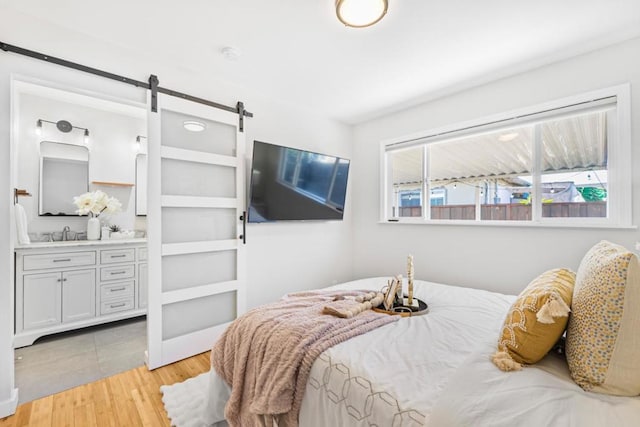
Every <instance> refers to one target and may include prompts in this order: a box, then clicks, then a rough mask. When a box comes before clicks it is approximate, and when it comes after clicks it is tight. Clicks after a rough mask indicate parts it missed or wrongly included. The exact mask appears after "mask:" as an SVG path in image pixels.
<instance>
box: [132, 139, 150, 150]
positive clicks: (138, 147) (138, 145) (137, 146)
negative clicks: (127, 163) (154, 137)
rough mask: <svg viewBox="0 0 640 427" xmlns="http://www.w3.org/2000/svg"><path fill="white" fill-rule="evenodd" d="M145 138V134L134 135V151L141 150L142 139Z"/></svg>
mask: <svg viewBox="0 0 640 427" xmlns="http://www.w3.org/2000/svg"><path fill="white" fill-rule="evenodd" d="M143 138H144V139H147V137H146V136H142V135H138V136H136V143H135V144H134V145H133V148H134V150H135V152H136V153H139V152H140V151H141V150H142V139H143Z"/></svg>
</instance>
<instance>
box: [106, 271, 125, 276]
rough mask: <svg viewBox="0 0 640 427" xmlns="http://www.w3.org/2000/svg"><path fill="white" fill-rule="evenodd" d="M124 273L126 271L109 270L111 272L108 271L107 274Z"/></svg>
mask: <svg viewBox="0 0 640 427" xmlns="http://www.w3.org/2000/svg"><path fill="white" fill-rule="evenodd" d="M125 273H126V271H112V272H111V273H109V274H112V275H113V274H125Z"/></svg>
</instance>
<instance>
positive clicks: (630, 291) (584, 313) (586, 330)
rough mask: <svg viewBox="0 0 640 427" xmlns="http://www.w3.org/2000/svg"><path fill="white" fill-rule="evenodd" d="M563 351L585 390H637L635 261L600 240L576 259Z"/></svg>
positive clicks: (639, 266)
mask: <svg viewBox="0 0 640 427" xmlns="http://www.w3.org/2000/svg"><path fill="white" fill-rule="evenodd" d="M571 308H572V311H573V313H572V315H571V319H570V320H569V327H568V329H567V344H566V355H567V362H568V363H569V370H570V371H571V377H572V378H573V380H574V381H575V382H576V383H578V385H579V386H580V387H582V388H583V389H585V390H587V391H593V392H597V393H604V394H614V395H619V396H637V395H639V394H640V262H639V261H638V257H637V256H636V255H635V254H634V253H632V252H629V251H628V250H627V249H625V248H624V247H622V246H619V245H615V244H613V243H610V242H607V241H602V242H600V243H598V244H597V245H595V246H594V247H593V248H591V250H589V252H587V254H586V255H585V257H584V258H583V259H582V262H581V263H580V268H578V275H577V278H576V286H575V289H574V291H573V305H572V307H571Z"/></svg>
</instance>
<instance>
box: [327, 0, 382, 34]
mask: <svg viewBox="0 0 640 427" xmlns="http://www.w3.org/2000/svg"><path fill="white" fill-rule="evenodd" d="M388 6H389V2H388V0H336V15H337V16H338V19H339V20H340V22H342V23H343V24H344V25H346V26H347V27H354V28H364V27H369V26H371V25H373V24H375V23H376V22H378V21H380V20H381V19H382V18H383V17H384V15H386V13H387V7H388Z"/></svg>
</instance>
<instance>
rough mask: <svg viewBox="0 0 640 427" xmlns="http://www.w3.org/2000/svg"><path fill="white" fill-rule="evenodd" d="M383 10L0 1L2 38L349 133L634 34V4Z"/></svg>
mask: <svg viewBox="0 0 640 427" xmlns="http://www.w3.org/2000/svg"><path fill="white" fill-rule="evenodd" d="M389 3H390V4H389V12H388V14H387V16H386V17H385V18H384V19H383V20H382V21H381V22H379V23H378V24H376V25H375V26H373V27H369V28H364V29H354V28H347V27H344V26H343V25H341V24H340V23H339V22H338V20H337V19H336V17H335V12H334V9H333V4H334V1H333V0H279V1H265V0H234V1H223V0H183V1H180V2H177V1H157V0H155V1H154V0H137V1H126V0H110V1H106V2H97V1H90V0H57V1H56V2H51V1H50V0H0V8H1V9H0V12H1V13H0V36H1V37H2V38H3V39H2V41H5V42H8V43H13V44H20V43H27V44H29V46H30V47H31V48H32V49H36V50H37V47H38V43H39V41H41V40H42V39H43V38H46V37H47V35H46V34H42V31H40V32H38V25H37V24H34V28H33V29H30V30H29V31H22V32H21V33H20V34H19V35H18V34H16V33H15V32H14V33H11V34H7V33H6V32H4V31H2V30H1V28H2V27H3V21H4V22H5V23H6V22H7V21H8V20H10V19H12V15H14V14H20V15H21V16H28V17H33V18H35V19H37V20H40V21H44V22H47V23H50V24H52V25H55V26H57V27H62V28H65V29H67V30H70V31H74V32H77V33H82V34H85V35H88V36H90V38H92V39H97V40H99V41H101V42H103V43H107V44H109V45H110V46H114V47H116V48H120V49H122V50H127V51H134V52H139V53H140V54H141V55H145V56H146V57H149V56H150V55H153V56H154V57H156V58H158V57H160V58H162V61H164V62H166V63H167V64H170V65H175V64H179V65H180V66H181V67H183V68H184V67H186V68H188V69H191V70H195V71H197V72H199V73H203V74H207V75H210V76H212V77H216V78H219V79H221V80H223V81H225V82H230V83H234V84H238V85H241V86H244V87H246V88H247V89H248V90H251V91H254V92H256V93H259V94H261V95H263V96H268V97H271V98H276V99H279V100H282V101H285V102H292V103H304V104H305V105H306V107H307V108H309V109H312V110H316V111H318V112H319V113H321V114H323V115H327V116H329V117H332V118H335V119H338V120H340V121H343V122H345V123H350V124H354V123H360V122H362V121H365V120H369V119H371V118H374V117H377V116H380V115H382V114H386V113H389V112H392V111H398V110H400V109H402V108H406V107H407V106H410V105H414V104H417V103H420V102H424V101H427V100H430V99H435V98H437V97H439V96H443V95H446V94H449V93H453V92H456V91H459V90H462V89H464V88H468V87H471V86H474V85H477V84H482V83H486V82H488V81H491V80H495V79H497V78H500V77H504V76H507V75H510V74H515V73H517V72H520V71H523V70H526V69H529V68H532V67H536V66H540V65H544V64H546V63H550V62H553V61H555V60H559V59H562V58H565V57H569V56H572V55H576V54H579V53H583V52H587V51H590V50H593V49H597V48H599V47H603V46H606V45H609V44H612V43H616V42H619V41H622V40H625V39H629V38H632V37H636V36H639V35H640V1H638V0H563V1H557V0H536V1H528V2H524V1H518V0H484V1H477V0H450V1H447V2H444V1H436V0H389ZM605 17H606V18H605ZM225 46H233V47H235V48H237V49H238V50H239V51H240V52H241V56H240V57H239V58H238V60H237V61H235V62H231V61H228V60H226V59H225V58H224V57H223V56H222V55H221V53H220V50H221V49H222V48H223V47H225ZM176 89H179V88H176Z"/></svg>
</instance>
